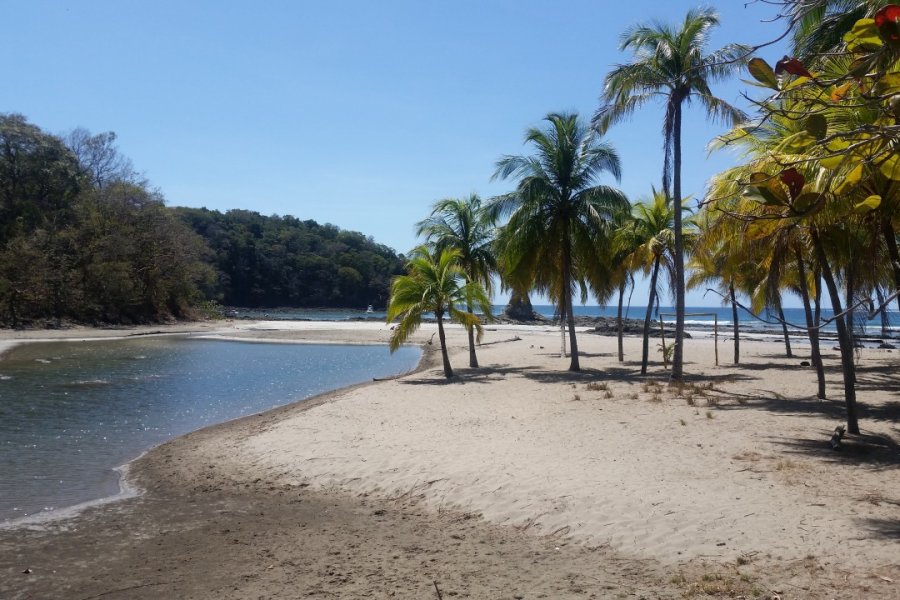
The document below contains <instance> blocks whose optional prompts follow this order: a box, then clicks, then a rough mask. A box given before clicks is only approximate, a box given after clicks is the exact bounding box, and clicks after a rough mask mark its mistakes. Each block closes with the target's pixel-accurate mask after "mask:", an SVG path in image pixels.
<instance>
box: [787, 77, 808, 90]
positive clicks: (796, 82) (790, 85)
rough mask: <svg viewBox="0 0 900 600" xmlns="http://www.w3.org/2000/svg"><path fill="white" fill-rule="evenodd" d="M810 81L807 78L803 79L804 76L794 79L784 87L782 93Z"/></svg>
mask: <svg viewBox="0 0 900 600" xmlns="http://www.w3.org/2000/svg"><path fill="white" fill-rule="evenodd" d="M810 81H811V79H810V78H809V77H804V76H801V77H797V78H796V79H794V80H793V81H791V82H790V83H788V84H787V85H785V86H784V90H783V91H785V92H788V91H790V90H793V89H796V88H798V87H801V86H804V85H806V84H808V83H809V82H810Z"/></svg>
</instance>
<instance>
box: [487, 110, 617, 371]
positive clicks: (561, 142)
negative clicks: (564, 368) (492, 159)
mask: <svg viewBox="0 0 900 600" xmlns="http://www.w3.org/2000/svg"><path fill="white" fill-rule="evenodd" d="M545 120H546V121H547V123H548V126H547V128H546V129H537V128H532V129H529V130H528V131H527V132H526V134H525V140H526V142H528V143H530V144H532V145H533V146H534V147H535V150H536V155H534V156H505V157H503V158H501V159H500V161H498V163H497V170H496V172H495V174H494V177H496V178H499V179H507V178H510V177H512V178H515V179H516V180H517V186H516V191H514V192H511V193H509V194H506V195H505V196H500V197H498V198H495V199H494V201H493V204H492V209H493V210H495V211H496V212H497V214H499V215H508V216H509V220H508V222H507V223H506V225H505V226H504V227H503V228H502V229H501V231H500V233H499V235H498V247H499V252H500V253H501V254H502V255H503V260H502V263H503V264H504V265H505V268H506V272H505V276H506V277H508V278H510V279H511V280H512V281H513V285H512V287H521V286H523V284H524V283H525V282H527V283H528V285H527V287H528V288H533V289H537V290H539V291H541V292H546V293H547V294H548V295H549V297H550V299H551V300H552V301H553V302H555V303H556V306H557V308H556V311H557V314H558V315H559V319H560V322H565V323H567V324H568V328H569V343H570V348H571V361H570V364H569V370H570V371H578V370H580V368H581V367H580V366H579V361H578V342H577V340H576V338H575V315H574V314H573V312H572V295H573V291H574V289H573V288H574V286H575V284H578V285H579V286H580V288H581V290H582V301H584V300H586V299H587V285H590V286H591V288H592V289H593V290H594V292H595V294H596V295H597V296H598V297H601V298H604V297H606V296H608V295H609V293H610V290H611V286H612V285H613V281H614V279H613V268H612V267H611V265H610V262H611V261H609V260H608V254H609V252H610V249H611V244H610V243H609V237H610V229H611V228H610V224H611V223H612V222H613V220H614V219H615V216H616V215H617V214H618V213H621V211H622V210H623V209H624V206H627V200H626V199H625V196H624V194H622V192H620V191H619V190H617V189H615V188H611V187H609V186H606V185H597V184H596V179H597V178H598V177H599V176H600V175H601V174H602V173H610V174H611V175H612V176H613V177H615V178H616V179H617V180H618V179H619V175H620V172H621V165H620V164H619V155H618V154H616V152H615V150H614V149H613V148H612V146H610V145H608V144H604V143H600V142H599V141H597V140H596V138H594V137H593V136H591V135H589V131H588V129H587V128H586V127H585V126H584V125H583V124H582V123H581V122H580V121H579V120H578V115H575V114H555V113H553V114H550V115H548V116H547V117H546V119H545ZM623 205H624V206H623ZM517 284H518V286H517Z"/></svg>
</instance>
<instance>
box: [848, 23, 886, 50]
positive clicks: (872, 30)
mask: <svg viewBox="0 0 900 600" xmlns="http://www.w3.org/2000/svg"><path fill="white" fill-rule="evenodd" d="M844 42H846V43H847V50H848V51H849V52H872V51H874V50H878V49H879V48H881V46H883V45H884V42H883V41H882V40H881V36H879V35H878V28H877V27H876V26H875V19H860V20H859V21H857V22H856V23H855V24H854V25H853V29H851V30H850V31H848V32H847V33H845V34H844Z"/></svg>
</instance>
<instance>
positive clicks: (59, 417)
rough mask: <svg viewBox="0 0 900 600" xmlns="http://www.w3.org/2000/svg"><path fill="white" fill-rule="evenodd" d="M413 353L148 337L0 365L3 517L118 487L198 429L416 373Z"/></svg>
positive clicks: (47, 346) (19, 354)
mask: <svg viewBox="0 0 900 600" xmlns="http://www.w3.org/2000/svg"><path fill="white" fill-rule="evenodd" d="M419 356H420V350H419V349H418V348H401V349H400V350H399V351H397V352H396V353H394V354H393V355H391V354H390V353H389V352H388V349H387V347H386V346H337V345H301V344H269V343H242V342H232V341H214V340H197V339H184V338H173V337H153V338H141V339H132V340H120V341H96V342H94V341H92V342H78V343H32V344H26V345H22V346H18V347H16V348H14V349H13V350H12V351H10V352H9V353H7V354H6V355H5V356H4V357H3V360H0V521H8V520H11V519H18V518H21V517H24V516H28V515H33V514H35V513H38V512H42V511H49V510H53V509H58V508H61V507H66V506H73V505H76V504H79V503H82V502H86V501H90V500H96V499H99V498H103V497H106V496H110V495H114V494H116V493H117V492H118V491H119V483H118V480H119V478H118V473H117V472H116V471H114V468H115V467H117V466H120V465H122V464H124V463H126V462H128V461H129V460H131V459H133V458H135V457H137V456H138V455H140V454H141V453H142V452H143V451H145V450H147V449H149V448H151V447H153V446H155V445H157V444H159V443H161V442H164V441H166V440H169V439H172V438H173V437H176V436H179V435H182V434H184V433H187V432H189V431H193V430H196V429H199V428H201V427H204V426H207V425H211V424H214V423H220V422H223V421H226V420H229V419H234V418H237V417H240V416H244V415H248V414H252V413H258V412H261V411H264V410H268V409H270V408H273V407H276V406H280V405H283V404H287V403H289V402H293V401H296V400H300V399H303V398H308V397H310V396H313V395H316V394H319V393H322V392H325V391H329V390H332V389H337V388H340V387H344V386H347V385H351V384H354V383H361V382H364V381H370V380H371V379H372V378H373V377H387V376H390V375H394V374H398V373H402V372H405V371H408V370H410V369H412V368H414V367H415V365H416V363H417V362H418V360H419Z"/></svg>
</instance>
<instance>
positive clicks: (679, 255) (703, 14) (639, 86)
mask: <svg viewBox="0 0 900 600" xmlns="http://www.w3.org/2000/svg"><path fill="white" fill-rule="evenodd" d="M718 24H719V17H718V15H717V14H716V13H715V11H713V10H711V9H699V10H691V11H689V12H688V13H687V15H686V16H685V18H684V21H683V22H682V23H681V24H680V26H679V27H677V28H673V27H670V26H668V25H665V24H662V23H652V24H649V25H638V26H636V27H632V28H630V29H628V30H626V31H625V33H624V34H623V35H622V40H621V44H620V49H621V50H631V51H632V52H633V53H634V60H633V61H632V62H631V63H629V64H626V65H619V66H617V67H616V68H614V69H613V70H612V71H610V72H609V74H608V75H607V76H606V79H605V81H604V89H603V96H602V98H601V100H602V102H603V104H602V106H601V107H600V109H599V110H598V111H597V112H596V114H595V115H594V119H593V124H594V127H595V128H596V129H597V130H598V131H600V132H601V133H602V132H605V131H606V130H607V129H608V128H609V127H610V126H612V125H613V124H615V123H617V122H619V121H622V120H624V119H626V118H628V117H630V116H631V115H632V114H633V113H634V111H635V110H637V109H638V108H641V107H642V106H644V105H646V104H647V103H649V102H651V101H654V100H662V101H663V103H664V104H665V118H664V120H663V155H664V160H663V175H662V187H663V192H664V193H665V194H666V197H668V198H670V199H671V201H672V202H673V204H674V205H675V206H681V203H682V195H681V118H682V110H683V108H684V106H685V104H690V103H691V101H692V100H696V101H697V102H699V103H700V104H701V105H702V106H703V108H704V109H705V110H706V114H707V116H708V117H709V118H710V119H711V120H713V121H722V122H725V123H727V124H730V125H735V124H737V123H738V122H740V121H742V120H743V119H744V118H745V116H744V113H743V112H741V111H740V110H738V109H737V108H735V107H733V106H731V105H730V104H729V103H727V102H725V101H724V100H722V99H721V98H718V97H716V96H714V95H713V93H712V90H711V89H710V87H709V85H710V83H712V82H717V81H720V80H723V79H725V78H727V77H729V76H731V75H732V74H733V73H734V72H735V71H736V70H737V69H738V68H739V67H740V66H741V64H742V63H743V57H744V56H746V54H747V50H748V49H747V48H746V47H744V46H741V45H737V44H732V45H728V46H726V47H724V48H722V49H720V50H717V51H715V52H712V53H709V54H705V49H706V43H707V41H708V36H709V32H710V30H711V29H712V28H713V27H715V26H717V25H718ZM670 184H671V185H670ZM674 225H675V226H674V229H675V256H674V269H675V313H676V317H675V353H674V356H673V358H672V378H673V379H681V378H682V375H683V356H684V354H683V341H684V241H683V239H682V223H681V211H675V224H674Z"/></svg>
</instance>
